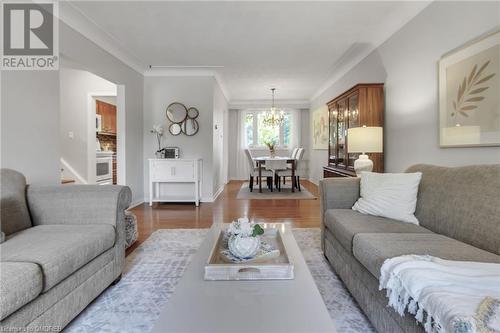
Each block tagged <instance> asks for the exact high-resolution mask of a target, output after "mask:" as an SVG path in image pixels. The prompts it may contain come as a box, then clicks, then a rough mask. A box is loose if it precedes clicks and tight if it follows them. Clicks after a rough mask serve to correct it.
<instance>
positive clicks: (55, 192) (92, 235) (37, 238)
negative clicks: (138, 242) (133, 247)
mask: <svg viewBox="0 0 500 333" xmlns="http://www.w3.org/2000/svg"><path fill="white" fill-rule="evenodd" d="M0 182H1V207H0V208H1V231H2V236H4V237H3V238H4V239H3V242H2V244H0V330H1V331H9V332H10V331H12V332H14V331H21V329H26V330H28V331H57V330H58V329H62V328H63V327H64V326H66V325H67V324H68V323H69V322H70V321H71V320H72V319H73V318H74V317H75V316H77V315H78V314H79V313H80V312H81V311H82V310H83V309H84V308H85V307H86V306H87V305H88V304H89V303H90V302H91V301H92V300H93V299H94V298H95V297H97V296H98V295H99V294H100V293H101V292H102V291H103V290H104V289H106V288H107V287H108V286H109V285H110V284H111V283H113V282H114V281H115V280H116V279H118V278H119V277H120V276H121V272H122V269H123V266H124V261H125V226H124V210H125V209H127V208H128V206H129V205H130V200H131V192H130V189H129V188H128V187H124V186H98V185H64V186H27V185H26V180H25V178H24V176H23V175H22V174H20V173H18V172H16V171H14V170H8V169H2V170H1V179H0Z"/></svg>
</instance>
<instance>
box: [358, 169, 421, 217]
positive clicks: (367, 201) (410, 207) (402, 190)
mask: <svg viewBox="0 0 500 333" xmlns="http://www.w3.org/2000/svg"><path fill="white" fill-rule="evenodd" d="M421 178H422V173H421V172H415V173H375V172H361V186H360V198H359V199H358V201H356V203H355V204H354V206H352V209H353V210H356V211H358V212H360V213H363V214H369V215H375V216H382V217H387V218H391V219H394V220H399V221H402V222H407V223H413V224H417V225H418V220H417V218H416V217H415V215H414V213H415V208H416V206H417V194H418V185H419V184H420V179H421Z"/></svg>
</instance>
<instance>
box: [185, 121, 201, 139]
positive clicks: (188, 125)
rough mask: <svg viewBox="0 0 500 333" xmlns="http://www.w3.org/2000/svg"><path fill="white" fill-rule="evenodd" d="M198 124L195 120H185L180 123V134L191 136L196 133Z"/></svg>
mask: <svg viewBox="0 0 500 333" xmlns="http://www.w3.org/2000/svg"><path fill="white" fill-rule="evenodd" d="M198 129H199V126H198V122H197V121H196V120H195V119H190V118H188V119H186V120H185V121H184V122H183V123H182V132H183V133H184V134H186V135H188V136H193V135H195V134H196V133H198Z"/></svg>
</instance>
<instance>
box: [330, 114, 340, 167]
mask: <svg viewBox="0 0 500 333" xmlns="http://www.w3.org/2000/svg"><path fill="white" fill-rule="evenodd" d="M328 112H329V117H328V119H329V120H330V124H329V132H330V133H329V135H330V137H329V146H328V164H330V165H336V163H337V113H338V110H337V105H335V106H334V107H333V108H332V109H330V110H329V111H328Z"/></svg>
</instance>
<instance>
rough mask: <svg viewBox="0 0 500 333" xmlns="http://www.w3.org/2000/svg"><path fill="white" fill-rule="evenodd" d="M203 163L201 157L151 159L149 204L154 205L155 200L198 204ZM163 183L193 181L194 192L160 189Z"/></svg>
mask: <svg viewBox="0 0 500 333" xmlns="http://www.w3.org/2000/svg"><path fill="white" fill-rule="evenodd" d="M201 163H202V161H201V159H149V205H150V206H152V205H153V202H194V203H195V204H196V206H198V205H199V204H200V192H201V176H200V171H201ZM162 183H193V187H194V188H193V194H192V196H191V195H189V196H187V195H181V194H178V193H177V194H176V193H175V192H176V191H175V190H173V191H169V190H167V191H160V184H162ZM166 193H168V194H166Z"/></svg>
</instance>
